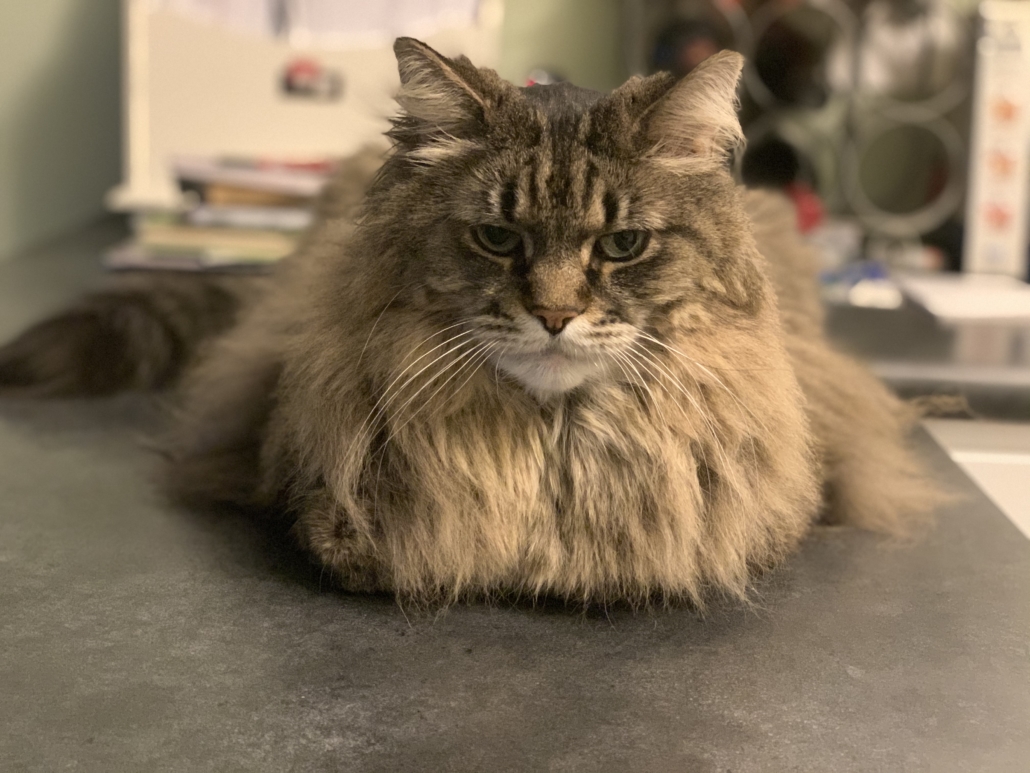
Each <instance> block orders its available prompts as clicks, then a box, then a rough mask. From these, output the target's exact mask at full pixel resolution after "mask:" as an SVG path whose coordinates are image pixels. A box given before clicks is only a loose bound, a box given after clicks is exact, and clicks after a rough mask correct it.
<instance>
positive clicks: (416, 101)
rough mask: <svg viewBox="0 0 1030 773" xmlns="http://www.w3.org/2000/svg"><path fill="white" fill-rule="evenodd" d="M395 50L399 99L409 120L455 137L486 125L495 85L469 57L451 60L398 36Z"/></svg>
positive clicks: (419, 42) (431, 130)
mask: <svg viewBox="0 0 1030 773" xmlns="http://www.w3.org/2000/svg"><path fill="white" fill-rule="evenodd" d="M393 50H394V53H395V54H396V55H397V69H398V70H399V72H400V76H401V90H400V92H399V93H398V94H397V102H398V103H399V104H400V106H401V109H402V110H403V111H404V116H405V117H406V118H407V119H409V121H410V122H415V123H416V124H421V125H422V126H423V128H424V130H425V131H428V132H444V133H447V134H451V135H454V136H461V135H463V134H465V133H467V131H468V130H470V129H475V128H477V127H481V126H483V124H484V122H485V120H486V117H487V112H488V111H489V109H490V104H491V102H492V99H491V97H492V94H491V93H490V92H491V86H493V84H492V83H490V82H489V79H488V78H486V77H485V76H484V73H483V72H482V71H480V70H479V69H477V68H476V67H475V65H473V64H472V63H471V62H470V61H469V60H468V59H466V58H465V57H463V56H462V57H457V58H455V59H448V58H447V57H445V56H444V55H443V54H440V53H438V52H437V51H434V50H433V49H432V48H430V47H429V46H427V45H426V44H425V43H423V42H421V41H419V40H415V39H414V38H397V40H396V42H394V44H393Z"/></svg>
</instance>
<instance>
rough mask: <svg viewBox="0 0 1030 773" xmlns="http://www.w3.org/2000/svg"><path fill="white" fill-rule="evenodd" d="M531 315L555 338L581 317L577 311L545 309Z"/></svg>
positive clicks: (534, 311)
mask: <svg viewBox="0 0 1030 773" xmlns="http://www.w3.org/2000/svg"><path fill="white" fill-rule="evenodd" d="M530 313H531V314H532V315H533V316H534V317H536V318H537V319H538V320H540V322H541V324H543V326H544V327H545V328H547V332H548V333H550V334H551V335H553V336H555V335H558V333H560V332H561V331H563V330H564V329H565V326H566V325H567V324H569V322H571V321H572V320H574V319H575V318H576V317H578V316H579V312H578V311H576V310H575V309H543V308H539V307H538V308H535V309H533V311H532V312H530Z"/></svg>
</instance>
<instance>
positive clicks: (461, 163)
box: [391, 42, 758, 397]
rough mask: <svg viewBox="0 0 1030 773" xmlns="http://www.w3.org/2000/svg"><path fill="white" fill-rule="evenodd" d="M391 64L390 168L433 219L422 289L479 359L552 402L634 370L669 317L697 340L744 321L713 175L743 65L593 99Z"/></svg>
mask: <svg viewBox="0 0 1030 773" xmlns="http://www.w3.org/2000/svg"><path fill="white" fill-rule="evenodd" d="M398 56H399V59H400V61H401V74H402V81H403V82H404V91H402V94H401V98H400V101H401V104H402V106H404V107H405V108H406V110H407V114H406V115H405V116H404V117H402V118H401V119H399V121H398V123H397V126H396V128H395V130H394V132H393V135H394V138H395V140H396V141H397V146H398V154H397V156H396V157H395V159H394V161H393V162H391V163H394V164H405V165H406V172H405V176H404V180H405V182H404V183H403V184H402V185H401V187H402V188H405V189H406V190H407V191H408V192H409V193H412V192H413V195H414V196H415V197H416V198H417V197H421V198H420V201H421V206H420V209H422V210H424V211H428V212H429V213H430V216H429V217H428V218H426V219H425V220H423V221H422V222H420V223H419V224H418V226H417V229H418V230H417V232H418V234H419V244H418V245H417V247H418V249H417V252H418V253H420V254H419V257H418V260H417V271H418V273H419V280H420V281H422V282H424V286H425V288H426V291H427V297H428V299H429V300H428V302H429V303H430V304H431V305H433V306H434V308H435V309H437V310H439V311H442V312H445V313H446V317H445V319H446V320H447V321H448V322H452V321H453V324H455V325H458V326H459V329H460V330H462V331H463V334H465V335H466V337H467V341H468V342H469V343H470V345H474V349H473V350H474V351H475V353H476V354H475V356H476V357H479V358H481V359H482V360H483V361H489V362H492V363H493V364H494V365H495V366H496V367H497V368H499V369H500V370H503V371H505V372H506V373H507V374H509V375H510V376H512V377H514V378H515V379H517V380H518V381H519V382H520V383H522V384H523V385H524V386H525V387H526V388H527V389H528V390H530V391H531V392H533V393H534V394H537V395H538V396H541V397H546V396H547V395H551V394H554V393H560V392H565V391H568V390H571V389H574V388H576V387H578V386H580V385H582V384H584V383H587V382H590V381H596V380H601V379H605V378H608V377H610V376H611V375H613V374H619V373H621V374H622V375H630V374H631V373H632V371H634V370H637V369H639V368H640V367H643V365H642V364H641V359H642V357H641V353H640V347H641V346H643V345H646V341H648V339H649V338H653V337H655V336H657V335H660V333H659V329H660V328H661V326H662V325H663V323H665V322H666V321H667V320H668V319H669V318H670V316H671V315H673V314H678V315H679V317H681V318H682V320H693V321H694V322H693V324H699V325H704V323H705V318H706V316H708V315H710V314H711V313H712V308H713V306H725V307H726V308H727V309H736V310H737V311H738V312H739V311H740V309H741V308H743V307H745V306H747V305H748V303H747V301H748V299H747V298H746V297H745V296H746V295H747V294H748V292H749V290H750V291H754V287H749V284H750V285H753V284H754V283H755V282H757V281H758V278H757V277H756V276H755V275H754V271H753V266H751V265H750V263H749V262H748V261H747V260H746V259H743V258H741V257H740V256H738V255H736V254H735V250H734V246H733V245H734V239H733V238H732V233H730V234H727V233H726V232H727V231H730V232H732V231H733V230H734V229H735V228H736V229H738V230H739V229H740V228H741V224H740V222H739V220H740V217H739V216H740V212H739V206H738V205H737V203H736V193H735V190H734V185H733V183H732V180H731V179H730V177H729V175H728V174H727V172H726V171H725V164H724V163H723V159H724V154H725V152H726V150H727V147H728V146H729V145H730V144H732V142H733V141H735V139H736V137H737V135H738V132H739V127H737V125H736V119H735V116H734V114H733V100H734V85H735V83H736V78H737V73H738V72H739V61H738V60H739V58H738V57H736V56H735V55H728V56H724V57H721V58H718V59H715V60H712V62H711V64H710V65H709V67H708V68H707V69H706V68H704V67H702V68H699V70H698V71H695V75H693V76H691V77H690V78H689V79H688V81H680V82H678V83H677V82H676V81H675V80H674V79H672V78H671V77H668V76H656V77H655V78H651V79H646V80H640V79H638V80H636V81H631V82H630V83H628V84H626V86H623V87H622V88H621V89H619V90H617V91H616V92H613V93H612V94H611V95H601V94H598V93H595V92H590V91H587V90H584V89H577V88H575V87H571V86H567V85H561V86H549V87H532V88H529V89H516V88H515V87H513V86H510V85H509V84H505V83H503V82H501V81H499V80H498V79H496V76H493V74H492V73H490V72H489V71H481V70H476V69H475V68H473V67H472V66H471V65H470V64H468V63H467V62H465V61H464V60H456V61H451V60H446V59H444V58H443V57H440V56H439V55H438V54H436V53H435V52H432V51H431V50H430V49H427V48H425V47H424V46H422V45H421V44H415V43H414V42H409V43H404V42H400V43H399V44H398ZM727 122H731V123H730V124H728V123H727Z"/></svg>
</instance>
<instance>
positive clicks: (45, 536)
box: [0, 228, 1030, 773]
mask: <svg viewBox="0 0 1030 773" xmlns="http://www.w3.org/2000/svg"><path fill="white" fill-rule="evenodd" d="M116 235H117V234H116V233H115V232H114V231H113V230H112V229H110V228H99V229H93V230H90V231H88V232H85V233H83V234H80V235H79V236H77V237H75V238H72V239H69V240H66V241H65V242H63V243H60V244H57V245H55V246H53V247H52V248H50V249H47V250H44V251H41V252H37V253H36V254H33V255H28V256H25V257H23V258H21V259H17V260H15V261H12V262H9V263H6V264H0V336H2V337H4V338H7V337H9V336H10V335H11V334H13V333H14V332H16V330H17V329H19V328H20V327H22V326H23V325H24V324H26V323H28V322H30V321H32V320H33V319H36V318H38V317H39V316H41V315H42V314H44V313H46V312H47V311H48V310H50V309H52V308H53V307H54V306H55V305H57V304H60V303H61V302H63V300H64V299H66V298H68V297H69V295H70V294H73V293H74V292H76V291H78V289H79V288H82V287H84V286H86V285H88V284H89V283H90V282H93V281H96V279H97V277H98V276H99V271H98V270H97V268H96V264H97V251H98V249H99V247H100V246H102V245H103V244H104V243H106V242H108V241H110V240H111V239H112V238H114V237H115V236H116ZM157 426H159V416H158V412H157V411H156V410H155V408H154V407H153V406H152V405H151V404H150V403H149V402H148V401H147V400H145V399H142V398H137V397H123V398H117V399H112V400H103V401H97V402H84V401H61V402H52V403H29V402H12V401H6V402H0V696H2V698H0V770H2V771H5V772H6V771H55V770H75V771H97V772H98V773H100V772H104V773H107V772H111V771H149V772H151V773H157V772H158V771H179V770H184V771H185V770H189V771H212V772H215V771H218V772H222V771H235V770H247V771H275V772H276V773H280V772H282V771H294V770H295V771H346V772H347V773H361V772H362V771H398V772H399V771H470V772H471V771H489V772H491V773H492V772H497V773H500V772H501V771H601V770H604V771H633V772H634V773H648V772H650V771H669V772H670V773H671V772H673V771H675V772H676V773H685V772H690V773H692V772H694V771H700V772H704V773H708V772H710V773H716V772H718V773H725V771H733V773H744V772H745V771H819V772H820V773H823V772H826V771H834V772H835V773H845V772H847V771H901V770H904V771H928V772H930V771H932V772H933V773H947V772H948V771H992V772H995V773H1002V772H1003V771H1026V770H1028V769H1030V763H1028V762H1027V761H1028V760H1030V541H1028V540H1026V539H1025V538H1024V537H1023V536H1022V535H1021V534H1020V533H1019V532H1018V531H1017V530H1016V528H1015V527H1014V526H1012V525H1011V524H1010V523H1009V522H1008V520H1007V519H1006V518H1005V517H1004V516H1003V515H1001V514H1000V513H999V512H998V511H997V510H996V508H995V507H994V506H993V505H992V504H991V503H990V502H989V501H988V500H987V499H986V498H985V497H984V496H983V495H982V494H980V493H979V491H978V490H977V489H976V487H975V486H974V485H973V484H972V483H970V482H969V481H968V480H967V479H966V478H965V477H964V476H963V475H962V473H961V472H960V471H959V470H958V468H957V467H955V466H954V464H953V463H952V462H951V461H949V460H948V458H947V456H946V455H945V454H944V453H943V452H942V451H941V450H940V449H938V448H937V446H936V445H935V444H934V443H933V442H932V441H931V440H930V439H929V437H928V436H926V435H925V434H924V435H921V436H920V438H919V444H920V447H921V449H922V452H923V454H924V455H925V456H926V458H927V459H928V460H929V461H930V462H931V463H932V464H933V466H934V468H935V469H936V470H937V471H938V474H939V476H940V478H941V480H942V481H947V482H948V483H950V484H951V485H952V486H953V487H954V488H955V489H957V490H959V491H960V492H961V493H963V494H965V496H966V498H965V501H962V502H960V503H957V504H955V505H954V506H952V507H949V508H947V509H945V510H943V511H942V512H941V513H940V517H939V523H938V526H937V528H936V530H935V531H934V532H932V533H931V534H930V535H929V536H928V537H927V538H926V539H924V540H923V541H921V542H920V543H919V544H917V545H915V546H913V547H898V546H892V545H888V544H884V543H883V542H881V541H879V540H877V539H876V538H874V537H871V536H869V535H865V534H861V533H857V532H853V531H850V530H846V529H823V530H819V531H817V532H816V533H814V534H813V536H812V537H811V538H810V539H809V540H808V542H807V543H806V544H805V546H804V548H803V550H802V551H801V553H800V554H799V555H797V556H796V557H795V558H794V559H793V560H792V561H791V562H790V563H789V564H787V565H786V566H784V567H783V568H782V569H780V570H778V571H777V572H775V573H774V574H772V575H771V576H770V577H769V578H767V579H766V580H764V581H763V582H762V584H761V585H760V587H759V589H758V593H757V594H756V599H755V601H756V603H755V605H754V607H753V608H751V609H742V608H740V607H736V606H721V607H719V606H717V607H716V608H715V609H713V610H712V611H711V612H710V614H709V615H708V616H707V617H706V618H705V619H700V618H698V617H697V616H696V615H695V614H693V613H691V612H689V611H686V610H673V611H668V612H657V613H653V614H652V613H636V614H634V613H632V612H629V611H626V610H618V609H616V610H610V611H609V613H608V614H607V615H605V614H604V613H603V612H600V611H598V612H590V613H587V614H582V613H580V612H577V611H575V610H570V609H565V608H563V607H561V606H560V605H543V606H540V607H537V608H535V609H534V608H532V607H530V606H520V607H516V608H508V607H496V606H495V607H487V606H472V607H460V608H455V609H452V610H450V611H448V612H446V613H444V614H441V615H438V616H427V615H418V614H412V613H408V615H407V617H406V616H405V614H404V613H403V612H402V610H400V609H399V608H398V607H397V606H396V605H395V604H394V603H393V602H392V601H390V600H389V599H386V598H364V597H359V596H348V595H345V594H341V593H338V592H336V591H333V590H331V589H330V582H329V579H330V578H328V577H320V576H319V572H318V571H317V570H315V569H313V568H311V567H310V566H309V565H308V564H307V562H306V561H305V559H304V558H303V557H302V556H298V555H297V554H296V553H295V552H294V551H293V550H292V549H291V548H290V547H289V545H288V542H285V541H283V540H282V538H281V537H278V536H277V535H272V534H268V533H263V532H260V531H258V530H256V529H255V528H254V527H253V526H252V525H251V524H249V523H247V521H246V520H244V519H241V518H239V517H235V516H225V517H221V518H216V517H211V516H201V515H198V514H195V513H190V512H186V511H182V510H178V509H175V508H172V507H170V506H168V505H167V504H165V503H163V502H162V501H161V499H160V497H159V496H158V495H157V493H156V492H155V491H154V489H153V488H152V486H151V485H150V483H149V481H148V475H149V474H150V471H151V470H152V469H153V464H154V459H153V458H152V456H151V454H150V452H148V451H147V450H145V441H146V437H147V432H148V431H153V429H154V428H155V427H157Z"/></svg>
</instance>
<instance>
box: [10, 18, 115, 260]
mask: <svg viewBox="0 0 1030 773" xmlns="http://www.w3.org/2000/svg"><path fill="white" fill-rule="evenodd" d="M119 30H120V4H119V2H118V0H2V1H0V51H2V52H3V54H2V57H0V260H2V259H4V258H8V257H10V256H11V255H12V254H14V253H16V252H19V251H21V250H24V249H25V248H27V247H30V246H32V245H34V244H38V243H40V242H42V241H45V240H47V239H49V238H51V237H53V236H55V235H57V234H59V233H60V232H62V231H66V230H69V229H72V228H74V227H76V226H79V225H82V224H84V223H87V222H89V221H90V220H92V219H94V218H96V217H99V216H100V215H101V214H102V213H103V212H104V205H103V196H104V194H105V193H106V192H107V190H108V189H109V188H110V187H111V186H112V185H114V184H115V183H116V182H117V181H118V178H119V173H120V167H121V159H120V151H119V142H120V135H121V117H120V108H119V104H120V90H121V85H120V80H119V59H120V43H119Z"/></svg>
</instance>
